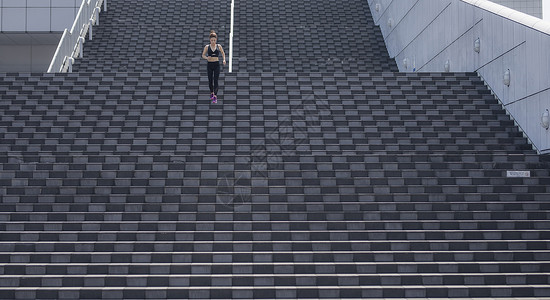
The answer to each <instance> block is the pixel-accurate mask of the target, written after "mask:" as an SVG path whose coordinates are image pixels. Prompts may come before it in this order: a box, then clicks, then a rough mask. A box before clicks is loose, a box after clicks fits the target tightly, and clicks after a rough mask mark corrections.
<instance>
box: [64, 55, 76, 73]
mask: <svg viewBox="0 0 550 300" xmlns="http://www.w3.org/2000/svg"><path fill="white" fill-rule="evenodd" d="M66 58H67V60H68V61H69V73H72V72H73V63H74V58H72V57H69V56H66Z"/></svg>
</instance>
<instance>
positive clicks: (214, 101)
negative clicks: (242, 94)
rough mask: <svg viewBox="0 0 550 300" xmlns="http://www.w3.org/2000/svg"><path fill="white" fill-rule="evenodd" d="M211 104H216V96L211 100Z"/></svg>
mask: <svg viewBox="0 0 550 300" xmlns="http://www.w3.org/2000/svg"><path fill="white" fill-rule="evenodd" d="M212 103H214V104H216V103H218V97H216V95H214V97H213V98H212Z"/></svg>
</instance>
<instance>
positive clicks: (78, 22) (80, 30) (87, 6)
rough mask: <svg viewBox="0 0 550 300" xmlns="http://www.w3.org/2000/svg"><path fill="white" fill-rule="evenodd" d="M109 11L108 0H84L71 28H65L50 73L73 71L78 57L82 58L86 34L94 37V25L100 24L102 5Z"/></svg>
mask: <svg viewBox="0 0 550 300" xmlns="http://www.w3.org/2000/svg"><path fill="white" fill-rule="evenodd" d="M102 5H103V10H104V11H107V0H82V4H81V5H80V9H79V10H78V14H77V15H76V18H75V20H74V23H73V26H72V27H71V30H70V31H69V30H68V29H65V31H64V32H63V36H62V37H61V40H60V41H59V44H58V46H57V49H56V50H55V54H54V56H53V58H52V62H51V63H50V67H49V68H48V73H63V72H67V71H68V72H72V66H73V63H74V59H75V58H76V57H80V58H82V56H83V54H84V51H83V47H84V41H85V39H84V38H85V37H86V34H88V33H89V34H88V37H89V39H90V40H92V38H93V25H99V13H100V12H101V6H102Z"/></svg>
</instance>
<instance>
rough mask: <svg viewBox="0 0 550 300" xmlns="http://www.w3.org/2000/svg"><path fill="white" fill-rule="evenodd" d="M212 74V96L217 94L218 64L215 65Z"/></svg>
mask: <svg viewBox="0 0 550 300" xmlns="http://www.w3.org/2000/svg"><path fill="white" fill-rule="evenodd" d="M213 73H214V95H217V94H218V87H219V86H218V78H220V64H219V63H217V64H216V66H215V67H214V70H213Z"/></svg>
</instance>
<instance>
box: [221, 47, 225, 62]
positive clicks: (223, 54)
mask: <svg viewBox="0 0 550 300" xmlns="http://www.w3.org/2000/svg"><path fill="white" fill-rule="evenodd" d="M220 52H221V53H222V57H223V64H224V65H225V51H223V48H222V45H220Z"/></svg>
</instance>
